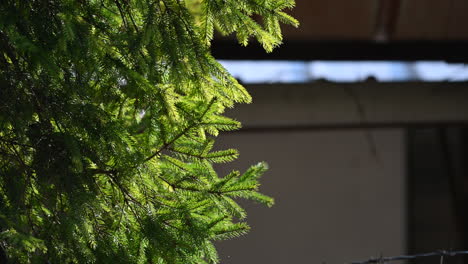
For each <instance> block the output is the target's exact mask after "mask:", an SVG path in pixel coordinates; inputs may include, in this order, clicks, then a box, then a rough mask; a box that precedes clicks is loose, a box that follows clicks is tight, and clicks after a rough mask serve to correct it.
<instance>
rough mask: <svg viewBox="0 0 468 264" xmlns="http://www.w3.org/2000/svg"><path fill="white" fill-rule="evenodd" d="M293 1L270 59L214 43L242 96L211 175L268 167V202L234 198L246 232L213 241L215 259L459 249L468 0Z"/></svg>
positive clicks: (466, 177) (465, 211)
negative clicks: (234, 153) (234, 152)
mask: <svg viewBox="0 0 468 264" xmlns="http://www.w3.org/2000/svg"><path fill="white" fill-rule="evenodd" d="M296 2H297V3H296V4H297V6H296V8H295V9H294V10H292V11H291V14H292V15H293V16H294V17H296V18H297V19H298V20H299V21H300V23H301V26H300V27H299V28H298V29H295V28H292V27H287V26H284V27H283V30H284V44H283V45H282V46H281V47H280V48H278V49H276V50H275V51H274V52H272V53H269V54H266V53H265V52H264V51H263V50H262V49H261V47H260V46H259V45H258V44H257V43H254V42H253V41H252V43H250V45H249V46H248V47H241V46H240V45H238V44H237V42H236V40H235V39H234V38H232V37H219V36H218V37H217V38H216V39H215V41H214V43H213V48H212V50H213V54H214V56H215V57H216V58H217V59H219V60H220V61H221V63H222V64H223V65H224V66H225V67H226V68H227V69H228V70H229V71H230V72H231V73H232V74H233V75H234V76H235V77H236V78H238V79H239V80H240V81H241V82H242V83H243V84H244V85H245V86H246V87H247V89H248V90H249V91H250V93H251V94H252V96H253V104H251V105H238V106H237V107H236V108H235V109H234V110H230V111H228V113H227V115H228V116H230V117H233V118H235V119H237V120H239V121H241V122H242V123H243V128H242V129H240V130H239V131H236V132H229V133H225V134H222V135H221V136H220V138H219V139H218V143H217V144H218V147H219V148H237V149H239V151H240V154H241V155H240V159H239V160H238V161H236V162H233V163H230V164H226V165H222V166H219V167H218V168H217V169H218V171H219V172H220V174H221V175H222V174H225V173H227V172H228V171H230V170H232V169H237V170H241V171H244V170H245V169H246V168H248V166H249V165H252V164H255V163H256V162H258V161H263V160H264V161H267V162H268V163H269V164H270V170H269V171H268V172H267V173H266V175H265V176H264V178H263V179H262V181H261V182H262V186H261V191H262V192H263V193H266V194H268V195H271V196H273V197H274V198H275V199H276V205H275V206H273V207H272V208H265V207H263V206H260V205H257V204H254V203H249V202H242V204H243V205H244V206H245V207H246V208H247V211H248V218H247V221H248V222H249V224H250V225H251V226H252V230H251V231H250V233H249V234H248V235H247V236H243V237H241V238H238V239H234V240H230V241H224V242H220V243H218V244H217V247H218V249H219V250H220V257H221V263H225V264H230V263H232V264H260V263H268V264H280V263H281V264H284V263H349V262H352V261H359V260H366V259H369V258H370V257H379V256H394V255H402V254H416V253H424V252H433V251H437V250H442V249H445V250H468V225H467V223H468V163H467V161H468V83H467V80H468V67H467V66H466V64H465V63H466V62H468V15H467V14H468V1H466V0H360V1H349V0H348V1H347V0H296ZM397 263H398V262H397ZM400 263H401V262H400ZM411 263H429V264H430V263H440V258H437V257H434V258H424V259H418V260H415V261H413V262H411ZM444 263H468V259H467V258H464V257H463V256H457V257H451V258H446V259H444Z"/></svg>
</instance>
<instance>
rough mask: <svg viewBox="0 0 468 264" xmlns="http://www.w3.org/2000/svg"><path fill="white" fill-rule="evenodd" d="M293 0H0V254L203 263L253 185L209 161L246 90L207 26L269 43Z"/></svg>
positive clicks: (239, 215) (240, 213)
mask: <svg viewBox="0 0 468 264" xmlns="http://www.w3.org/2000/svg"><path fill="white" fill-rule="evenodd" d="M293 5H294V3H293V1H292V0H186V1H181V0H161V1H154V0H153V1H151V0H62V1H52V0H30V1H20V0H2V1H0V14H1V15H0V157H1V160H0V248H1V250H0V253H1V252H3V253H5V254H6V257H7V258H8V259H9V262H11V263H111V262H112V263H154V264H156V263H159V264H163V263H167V264H170V263H184V264H186V263H216V262H217V261H218V257H217V253H216V250H215V248H214V246H213V244H212V242H213V241H214V240H219V239H228V238H232V237H237V236H239V235H242V234H244V233H245V232H246V231H247V230H248V226H247V224H246V223H245V221H244V220H245V216H246V214H245V211H244V210H243V209H242V208H241V207H240V206H239V205H238V204H237V203H236V202H235V201H234V199H236V198H239V197H240V198H246V199H251V200H254V201H257V202H260V203H264V204H267V205H271V204H272V203H273V200H272V199H271V198H269V197H267V196H264V195H262V194H260V193H258V192H257V191H258V178H259V177H260V175H261V174H262V173H263V172H264V171H265V169H266V165H265V164H263V163H260V164H258V165H255V166H253V167H252V168H250V169H249V170H247V172H245V173H244V174H241V173H239V172H232V173H230V174H229V175H227V176H224V177H220V176H218V175H217V173H216V172H215V170H214V169H213V167H212V165H213V164H214V163H222V162H229V161H232V160H233V159H235V158H236V157H237V155H238V154H237V152H236V151H235V150H232V149H229V150H222V151H213V150H212V147H213V144H214V137H215V136H217V135H218V133H219V132H220V131H229V130H233V129H237V128H239V126H240V124H239V123H238V122H237V121H235V120H232V119H229V118H227V117H224V116H222V113H223V111H224V110H225V108H226V107H232V106H233V105H234V103H238V102H250V100H251V99H250V96H249V94H248V93H247V91H246V90H245V89H244V88H243V87H242V86H241V85H239V84H238V82H237V81H236V80H235V79H234V78H233V77H232V76H230V75H229V74H228V73H227V72H226V70H225V69H224V68H223V67H222V66H221V65H220V64H219V63H218V62H217V61H216V60H215V59H214V58H213V57H212V56H211V55H210V52H209V44H210V41H211V39H212V38H213V31H214V29H217V30H219V31H220V32H221V33H223V34H231V33H235V34H236V36H237V38H238V40H239V42H240V43H242V44H244V45H246V44H247V42H248V40H249V38H250V37H252V36H253V37H254V38H256V39H257V40H258V41H259V42H260V43H261V44H262V45H263V47H264V48H265V49H266V50H267V51H271V50H272V49H273V48H274V47H275V46H277V45H278V44H280V43H281V34H280V27H279V23H280V22H283V23H289V24H293V25H296V24H297V22H296V21H295V20H294V19H293V18H291V17H290V16H288V15H287V14H286V13H284V12H283V10H284V9H287V8H291V7H292V6H293Z"/></svg>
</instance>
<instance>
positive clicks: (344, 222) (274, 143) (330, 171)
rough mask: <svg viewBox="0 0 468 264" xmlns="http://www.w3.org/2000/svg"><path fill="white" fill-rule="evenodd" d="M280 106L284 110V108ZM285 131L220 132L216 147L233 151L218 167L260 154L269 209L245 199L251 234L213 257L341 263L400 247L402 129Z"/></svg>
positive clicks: (240, 262)
mask: <svg viewBox="0 0 468 264" xmlns="http://www.w3.org/2000/svg"><path fill="white" fill-rule="evenodd" d="M284 110H285V111H287V109H284ZM368 136H369V135H368V132H365V131H362V130H353V131H349V130H348V131H333V132H327V131H321V132H314V131H291V132H271V133H269V132H266V133H256V132H254V133H250V132H238V133H228V134H224V135H222V136H221V137H220V138H219V141H218V147H219V148H227V147H234V148H237V149H239V150H240V154H241V156H240V159H239V160H238V161H237V162H235V163H231V164H228V165H223V166H220V168H219V172H220V173H221V174H225V173H227V172H228V171H229V170H230V169H232V168H235V169H240V170H242V171H243V170H245V169H246V168H247V167H248V166H249V165H250V164H254V163H256V162H258V161H261V160H265V161H267V162H268V163H269V164H270V170H269V171H268V172H267V174H266V175H265V177H264V178H262V180H261V182H262V187H261V190H262V192H264V193H266V194H269V195H272V196H273V197H274V198H275V199H276V205H275V206H274V207H272V208H266V207H264V206H260V205H256V204H253V203H245V202H243V203H242V204H243V205H245V207H247V210H248V219H247V220H248V222H249V224H250V225H251V226H252V230H251V232H250V233H249V234H248V235H247V236H244V237H241V238H238V239H235V240H230V241H223V242H220V243H219V244H218V248H219V250H220V252H221V260H222V261H221V263H225V264H228V263H232V264H250V263H252V264H260V263H268V264H280V263H281V264H285V263H324V262H326V263H345V262H350V261H356V260H364V259H367V258H368V257H370V256H378V255H380V254H384V255H387V256H388V255H398V254H401V253H404V252H405V249H406V237H405V230H406V202H405V190H406V184H405V182H406V181H405V169H404V168H405V164H404V159H405V157H404V156H405V155H404V147H403V138H404V137H403V132H402V131H401V130H379V131H373V132H372V138H373V144H375V147H376V150H377V153H378V157H376V156H375V155H374V154H373V151H371V149H372V148H371V147H370V145H369V144H370V142H369V137H368Z"/></svg>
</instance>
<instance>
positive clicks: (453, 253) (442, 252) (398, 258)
mask: <svg viewBox="0 0 468 264" xmlns="http://www.w3.org/2000/svg"><path fill="white" fill-rule="evenodd" d="M457 255H468V251H446V250H439V251H436V252H430V253H423V254H416V255H402V256H395V257H380V258H371V259H368V260H365V261H357V262H351V263H350V264H371V263H385V262H391V261H403V260H411V259H416V258H424V257H434V256H440V257H441V259H440V261H441V263H442V264H443V263H444V257H453V256H457Z"/></svg>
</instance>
